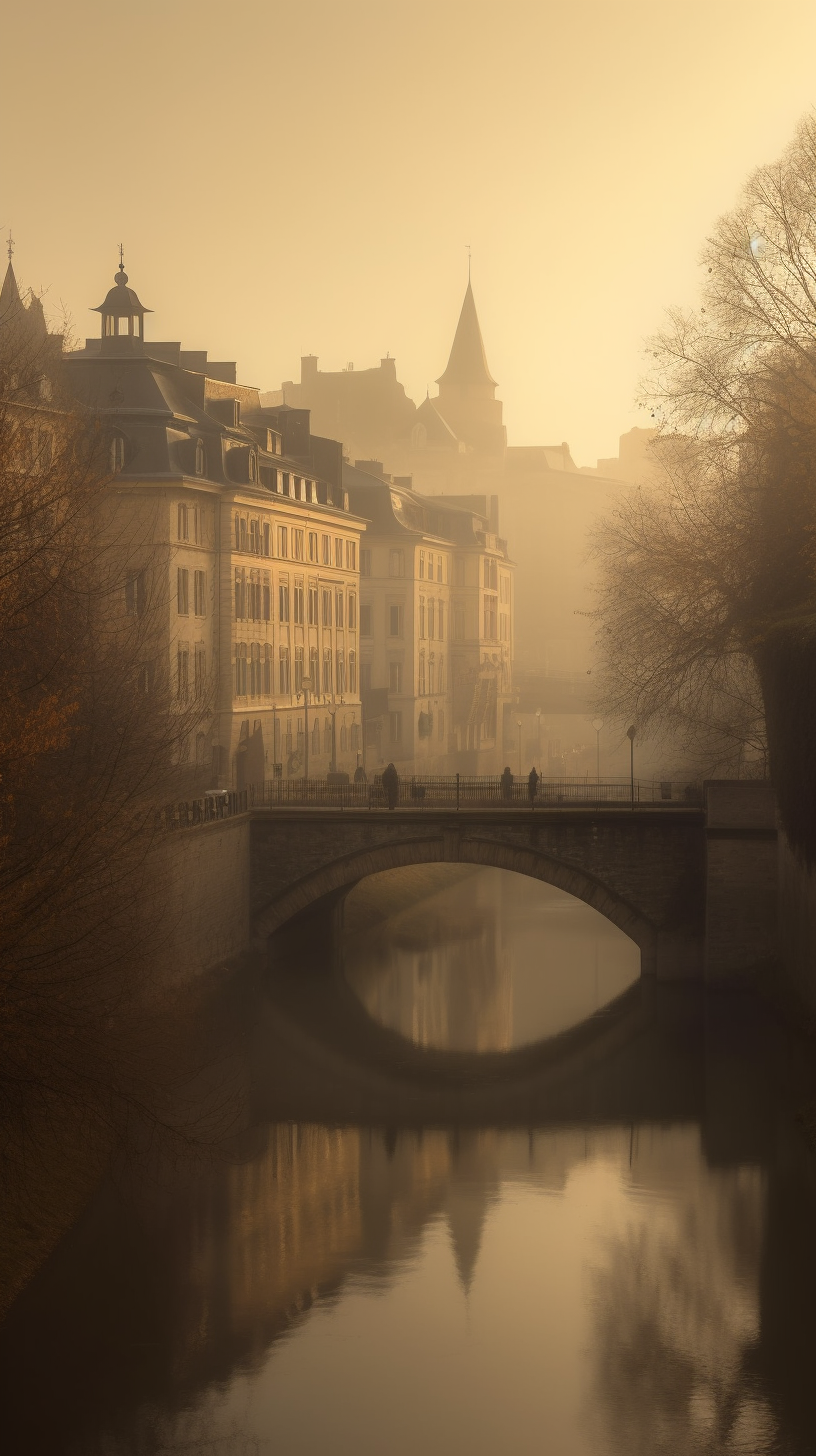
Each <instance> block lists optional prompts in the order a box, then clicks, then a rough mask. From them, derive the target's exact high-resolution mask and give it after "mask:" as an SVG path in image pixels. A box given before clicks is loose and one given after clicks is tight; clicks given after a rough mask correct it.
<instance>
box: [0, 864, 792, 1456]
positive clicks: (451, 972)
mask: <svg viewBox="0 0 816 1456" xmlns="http://www.w3.org/2000/svg"><path fill="white" fill-rule="evenodd" d="M409 874H410V872H406V875H409ZM440 884H441V888H440V889H439V890H438V891H437V892H436V893H429V890H430V891H432V890H433V889H434V886H433V885H432V884H431V885H429V884H428V883H427V882H423V883H422V884H420V885H419V886H417V884H416V883H415V882H414V883H411V882H410V880H406V890H405V893H404V895H403V897H402V905H401V908H400V893H401V892H400V887H399V883H396V888H395V881H394V877H393V875H392V876H391V880H390V883H389V896H390V898H389V897H386V900H387V903H388V904H389V905H390V906H391V910H392V913H390V914H389V915H388V916H387V918H385V919H382V918H380V919H377V918H375V917H373V916H372V915H371V914H370V913H369V912H370V909H371V903H372V901H371V898H370V896H369V899H368V900H367V901H366V902H365V907H364V909H365V913H364V914H363V916H362V922H363V923H362V925H361V924H360V923H359V921H360V916H359V915H358V924H357V927H356V929H355V930H354V932H353V933H351V932H349V933H347V934H346V936H345V939H344V943H343V945H342V946H341V947H337V946H335V947H334V948H332V947H330V946H329V945H328V943H327V942H326V941H321V939H320V937H319V935H317V934H316V933H315V934H309V933H307V931H306V930H304V932H303V934H302V936H300V935H299V934H297V933H296V934H292V935H290V937H289V938H288V940H284V941H282V942H281V944H280V945H279V946H278V947H277V948H276V951H275V953H274V955H273V958H272V960H273V964H272V965H271V967H270V966H267V965H263V966H261V965H258V964H254V965H251V966H248V967H245V968H243V969H242V971H241V972H240V974H239V975H238V976H237V977H236V978H235V979H233V980H231V981H230V982H229V983H228V984H226V983H219V985H218V987H217V988H216V989H215V990H214V992H213V1016H214V1017H215V1018H216V1019H217V1020H219V1022H221V1023H223V1025H224V1026H225V1027H229V1034H228V1035H227V1036H226V1037H225V1043H224V1053H223V1056H222V1058H221V1061H220V1063H219V1069H218V1072H217V1074H213V1075H210V1076H207V1075H203V1077H202V1082H201V1087H200V1088H199V1092H198V1093H196V1090H195V1089H191V1090H190V1093H189V1095H190V1097H191V1098H194V1097H195V1096H196V1095H200V1096H201V1097H202V1100H206V1099H209V1101H210V1103H211V1102H212V1094H213V1088H214V1087H216V1088H217V1087H220V1088H222V1091H223V1111H224V1114H225V1116H224V1123H225V1125H224V1126H223V1127H221V1129H220V1132H219V1135H218V1138H217V1139H216V1138H215V1137H214V1135H207V1134H205V1133H204V1132H201V1135H200V1136H196V1135H194V1133H193V1132H192V1131H191V1134H190V1137H189V1139H188V1141H187V1143H186V1145H184V1146H182V1145H181V1144H179V1143H178V1142H176V1143H174V1144H173V1147H172V1149H171V1150H166V1149H165V1150H162V1151H161V1152H160V1153H159V1154H158V1155H156V1156H154V1157H152V1158H143V1159H142V1160H141V1161H140V1162H139V1163H138V1164H136V1163H133V1162H132V1161H130V1162H128V1161H126V1162H125V1163H123V1164H122V1165H121V1166H120V1167H118V1168H117V1169H116V1170H115V1173H114V1174H113V1175H112V1176H111V1178H110V1180H108V1182H106V1184H105V1186H104V1187H103V1188H102V1189H101V1190H100V1192H99V1195H98V1197H97V1198H96V1200H95V1201H94V1203H93V1205H92V1206H91V1207H90V1208H89V1209H88V1210H87V1212H86V1214H85V1215H84V1216H83V1217H82V1219H81V1220H80V1221H79V1223H78V1224H77V1226H76V1227H75V1228H74V1229H73V1230H72V1232H71V1233H70V1234H69V1235H68V1236H67V1237H66V1238H65V1239H64V1241H63V1243H62V1244H61V1246H60V1247H59V1248H58V1249H57V1251H56V1252H55V1254H54V1255H53V1256H52V1258H51V1259H50V1260H49V1262H48V1264H47V1265H46V1267H45V1268H44V1269H43V1270H42V1271H41V1273H40V1274H39V1275H38V1277H37V1278H36V1279H35V1280H34V1282H33V1283H32V1285H31V1286H30V1287H29V1289H28V1290H27V1291H26V1292H25V1294H24V1295H23V1296H22V1297H21V1299H20V1300H19V1301H18V1304H17V1306H16V1307H15V1309H14V1310H13V1311H12V1314H11V1316H10V1317H9V1319H8V1320H7V1321H6V1324H5V1325H4V1326H3V1328H2V1330H0V1360H1V1361H2V1369H3V1371H4V1386H5V1394H4V1398H3V1407H4V1415H3V1418H2V1424H3V1429H5V1431H6V1432H7V1441H6V1444H5V1449H6V1450H8V1451H9V1452H11V1453H14V1456H16V1453H18V1452H19V1453H21V1456H22V1453H29V1452H31V1453H35V1456H36V1453H40V1452H42V1453H48V1456H61V1453H66V1456H68V1453H71V1456H120V1453H121V1456H124V1453H127V1456H156V1453H167V1456H180V1453H182V1452H184V1453H188V1452H201V1453H224V1456H234V1453H235V1456H238V1453H241V1456H243V1453H253V1456H254V1453H275V1456H318V1453H320V1456H383V1453H389V1456H415V1453H418V1452H423V1453H427V1456H443V1453H444V1456H458V1453H460V1452H461V1453H468V1456H495V1453H497V1452H500V1451H501V1452H506V1453H510V1456H533V1453H536V1456H540V1453H547V1456H549V1453H552V1456H663V1453H665V1456H675V1453H676V1456H696V1453H700V1456H702V1453H706V1456H709V1453H711V1456H713V1453H726V1452H728V1453H730V1452H739V1453H744V1456H764V1453H769V1456H770V1453H779V1456H794V1453H795V1456H799V1453H812V1452H813V1451H814V1449H816V1419H815V1418H814V1410H813V1387H814V1379H813V1371H814V1369H816V1316H814V1308H816V1300H815V1297H816V1254H815V1253H814V1229H816V1220H815V1219H814V1215H815V1214H816V1180H815V1179H814V1164H813V1159H812V1153H811V1149H810V1141H809V1138H808V1129H809V1126H810V1121H811V1116H810V1110H809V1101H808V1098H809V1095H810V1094H809V1092H808V1088H809V1082H808V1076H807V1062H808V1057H809V1048H808V1045H807V1044H806V1043H800V1040H799V1039H798V1037H797V1036H795V1035H794V1034H793V1033H792V1032H791V1031H790V1030H786V1029H785V1027H784V1026H783V1025H782V1024H781V1022H780V1020H779V1017H778V1016H777V1015H776V1014H775V1013H774V1014H772V1013H771V1012H770V1011H769V1009H768V1007H767V1006H766V1005H764V1004H763V1003H762V1002H760V1001H758V1000H756V1001H755V1000H753V999H752V998H751V997H749V996H744V995H737V994H733V993H732V994H730V995H728V996H720V997H718V998H717V997H709V998H707V999H706V998H704V997H703V996H702V994H701V993H700V991H699V989H698V988H696V987H694V986H692V985H689V986H685V987H684V986H679V987H678V986H672V987H665V988H661V987H656V986H654V985H651V984H649V983H645V982H641V981H640V980H639V962H638V952H637V950H636V948H635V947H634V946H633V945H632V944H631V943H630V942H629V941H627V940H626V938H625V937H624V936H623V935H622V934H621V933H620V932H619V931H617V930H616V929H615V928H614V927H612V926H610V925H608V924H607V923H606V922H604V921H603V920H602V919H601V918H600V917H599V916H598V915H597V914H596V913H595V912H593V911H591V910H589V909H588V908H587V907H586V906H584V905H582V904H580V903H579V902H577V901H575V900H573V899H571V898H570V897H568V896H566V895H563V894H562V893H561V892H558V891H555V890H553V889H550V888H549V887H546V886H541V885H538V884H534V883H529V882H527V881H524V880H520V879H519V878H518V877H516V876H513V875H508V874H504V873H501V872H497V871H484V872H480V873H476V874H473V875H469V876H465V877H461V878H457V879H455V880H450V879H447V880H445V881H440ZM395 905H396V908H394V906H395ZM352 908H353V907H352ZM353 919H354V917H353V915H352V916H350V917H349V920H350V921H353ZM205 1084H206V1091H205ZM216 1121H217V1119H216ZM191 1126H194V1124H192V1125H191ZM8 1436H10V1440H9V1439H8Z"/></svg>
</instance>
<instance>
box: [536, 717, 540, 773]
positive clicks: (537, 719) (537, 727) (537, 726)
mask: <svg viewBox="0 0 816 1456" xmlns="http://www.w3.org/2000/svg"><path fill="white" fill-rule="evenodd" d="M536 731H537V735H538V772H539V773H541V709H540V708H536Z"/></svg>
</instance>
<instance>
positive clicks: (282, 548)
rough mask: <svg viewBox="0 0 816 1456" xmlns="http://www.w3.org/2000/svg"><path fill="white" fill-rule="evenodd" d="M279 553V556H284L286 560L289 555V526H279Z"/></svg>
mask: <svg viewBox="0 0 816 1456" xmlns="http://www.w3.org/2000/svg"><path fill="white" fill-rule="evenodd" d="M278 555H279V556H282V557H283V558H284V560H285V559H286V557H287V556H288V555H289V528H288V526H278Z"/></svg>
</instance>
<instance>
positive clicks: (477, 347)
mask: <svg viewBox="0 0 816 1456" xmlns="http://www.w3.org/2000/svg"><path fill="white" fill-rule="evenodd" d="M436 382H437V384H440V385H442V384H451V385H454V386H455V387H456V388H458V389H467V388H468V387H469V386H473V385H485V384H486V385H488V386H489V387H490V388H492V389H495V388H496V381H495V379H494V378H493V376H492V375H491V373H490V370H489V369H488V367H487V357H486V355H485V348H484V343H483V341H482V331H481V329H480V328H479V318H478V315H477V313H476V303H475V300H474V297H473V289H472V287H471V283H470V257H468V286H467V290H466V292H465V299H464V303H463V304H462V312H461V313H460V315H459V322H458V324H457V325H456V333H455V334H454V338H453V346H452V348H451V351H450V358H449V360H448V367H447V369H446V370H445V372H444V374H440V376H439V378H438V379H437V381H436Z"/></svg>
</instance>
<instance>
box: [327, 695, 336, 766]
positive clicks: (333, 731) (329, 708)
mask: <svg viewBox="0 0 816 1456" xmlns="http://www.w3.org/2000/svg"><path fill="white" fill-rule="evenodd" d="M326 711H327V713H328V715H329V717H330V718H331V763H330V764H329V773H332V774H334V773H337V730H336V726H335V722H334V720H335V718H336V717H337V703H336V702H333V703H331V704H329V703H327V704H326Z"/></svg>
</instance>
